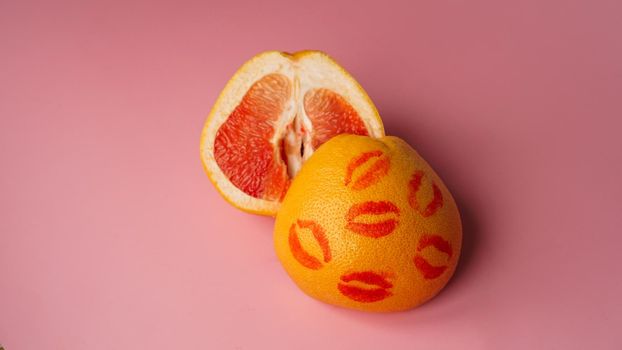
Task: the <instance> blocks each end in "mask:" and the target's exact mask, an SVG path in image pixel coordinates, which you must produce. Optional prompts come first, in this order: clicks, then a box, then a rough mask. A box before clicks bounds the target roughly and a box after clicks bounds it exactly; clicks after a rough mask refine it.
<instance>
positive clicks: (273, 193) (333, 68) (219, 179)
mask: <svg viewBox="0 0 622 350" xmlns="http://www.w3.org/2000/svg"><path fill="white" fill-rule="evenodd" d="M344 133H348V134H356V135H367V136H372V137H382V136H384V128H383V125H382V121H381V119H380V116H379V115H378V111H377V110H376V107H375V106H374V104H373V103H372V101H371V100H370V98H369V96H367V93H366V92H365V91H364V90H363V88H362V87H361V86H360V85H359V84H358V83H357V82H356V80H354V78H352V77H351V76H350V74H348V73H347V72H346V71H345V70H344V69H343V68H342V67H341V66H340V65H339V64H337V63H336V62H335V61H334V60H333V59H332V58H330V57H329V56H328V55H326V54H325V53H323V52H319V51H301V52H297V53H294V54H289V53H285V52H278V51H268V52H264V53H262V54H259V55H257V56H255V57H253V58H252V59H251V60H249V61H248V62H246V63H245V64H244V65H243V66H242V67H241V68H240V69H239V70H238V71H237V72H236V73H235V75H234V76H233V78H231V80H229V82H228V83H227V85H226V86H225V88H224V90H223V91H222V93H221V94H220V96H219V97H218V100H217V101H216V103H215V105H214V107H213V108H212V111H211V112H210V114H209V116H208V118H207V121H206V123H205V126H204V128H203V133H202V135H201V159H202V161H203V166H204V168H205V171H206V173H207V175H208V177H209V178H210V180H211V181H212V182H213V184H214V186H215V187H216V188H217V189H218V191H219V192H220V194H221V195H222V196H223V197H224V198H225V199H226V200H227V201H228V202H230V203H231V204H232V205H234V206H235V207H237V208H239V209H242V210H244V211H247V212H251V213H256V214H262V215H271V216H274V215H276V213H277V211H278V209H279V207H280V204H281V201H282V199H283V197H284V196H285V193H286V192H287V189H288V187H289V183H290V182H291V180H292V179H293V178H294V177H295V176H296V174H297V173H298V171H299V170H300V168H301V167H302V164H303V163H304V162H305V160H307V159H308V158H309V157H310V156H311V155H312V154H313V151H314V150H315V149H317V148H318V147H320V146H321V145H322V144H323V143H324V142H326V141H328V140H329V139H330V138H332V137H333V136H336V135H339V134H344Z"/></svg>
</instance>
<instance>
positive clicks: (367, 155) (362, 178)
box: [344, 150, 391, 191]
mask: <svg viewBox="0 0 622 350" xmlns="http://www.w3.org/2000/svg"><path fill="white" fill-rule="evenodd" d="M368 163H371V165H370V166H369V167H368V168H367V170H364V171H363V170H362V169H361V167H362V166H363V165H365V164H368ZM390 167H391V162H390V160H389V157H387V156H386V155H385V154H384V153H383V152H382V151H379V150H378V151H370V152H364V153H361V154H359V155H358V156H356V157H354V158H352V160H351V161H350V163H349V164H348V168H347V169H346V178H345V181H344V185H346V186H348V185H350V184H352V186H351V187H350V188H351V189H353V190H355V191H359V190H363V189H365V188H367V187H369V186H371V185H373V184H375V183H377V182H378V181H380V179H382V177H384V176H385V175H387V173H388V172H389V168H390ZM359 169H361V170H359ZM355 173H359V174H358V176H355V175H356V174H355ZM353 176H354V178H353Z"/></svg>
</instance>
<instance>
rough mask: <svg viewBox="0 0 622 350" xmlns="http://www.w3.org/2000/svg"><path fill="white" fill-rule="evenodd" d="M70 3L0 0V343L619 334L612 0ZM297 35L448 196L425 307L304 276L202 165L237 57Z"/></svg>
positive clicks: (496, 340) (579, 345)
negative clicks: (392, 308)
mask: <svg viewBox="0 0 622 350" xmlns="http://www.w3.org/2000/svg"><path fill="white" fill-rule="evenodd" d="M84 3H85V2H84V1H72V2H67V1H63V2H60V1H41V2H39V3H36V2H33V1H3V2H1V3H0V48H1V51H2V53H1V54H0V164H1V168H0V170H1V171H0V343H2V344H3V345H4V347H5V348H6V349H7V350H23V349H89V350H90V349H165V348H166V349H168V348H171V349H267V348H270V349H292V348H293V349H300V350H302V349H319V348H321V349H331V348H335V349H358V350H361V349H379V348H384V349H412V348H418V349H530V348H531V349H535V348H539V349H587V348H590V349H620V348H622V333H621V332H620V324H622V302H621V301H620V300H619V297H620V295H621V294H622V278H621V275H622V273H621V271H620V270H621V269H620V266H621V264H620V261H619V256H620V248H619V245H620V244H622V234H621V233H620V227H621V226H622V219H621V218H622V214H621V213H620V210H621V209H622V205H621V198H622V186H621V185H620V179H621V178H622V166H621V162H620V161H621V160H622V159H621V158H622V157H621V155H620V150H622V141H621V139H622V138H621V137H620V136H619V132H620V130H621V128H622V122H621V117H622V102H621V101H622V98H621V91H622V40H620V35H621V33H622V26H621V25H620V13H621V11H622V5H621V4H622V3H620V2H619V1H617V0H612V1H561V0H560V1H552V0H545V1H542V0H527V1H506V2H505V3H502V2H500V1H495V0H476V1H420V2H407V1H404V2H402V3H397V2H393V3H392V2H389V1H379V2H376V4H373V3H372V2H371V1H370V2H368V3H365V2H361V1H349V2H340V3H338V4H337V3H334V2H330V3H329V2H327V3H325V4H320V3H314V2H305V3H297V2H295V1H281V2H278V3H277V2H272V3H265V2H261V1H247V2H235V1H227V4H225V2H224V1H221V2H212V3H210V2H209V1H195V2H178V1H170V2H168V3H164V2H154V1H144V2H136V1H100V2H99V4H84ZM260 3H261V4H260ZM305 48H313V49H321V50H324V51H326V52H328V53H330V54H331V55H333V56H334V57H335V58H336V59H337V60H338V61H340V62H341V63H342V64H343V65H344V66H345V67H346V68H347V69H348V70H349V71H350V72H351V73H352V74H353V75H354V76H355V77H356V78H357V79H358V80H359V82H360V83H361V84H362V85H363V86H364V87H365V88H366V89H367V91H368V92H369V94H370V96H371V97H372V99H373V100H374V101H375V102H376V104H377V106H378V109H379V110H380V112H381V114H382V116H383V118H384V121H385V125H386V130H387V132H388V133H390V134H394V135H398V136H401V137H402V138H404V139H406V140H407V141H408V142H409V143H410V144H412V145H413V146H414V147H415V148H416V149H418V150H419V151H420V153H421V154H422V155H423V156H424V157H425V158H426V159H427V160H428V161H429V162H430V163H431V164H432V166H433V167H434V168H435V169H436V170H437V172H438V173H439V174H440V175H441V176H442V177H443V178H444V179H445V182H446V184H447V185H448V187H449V188H450V189H451V190H452V191H453V193H454V195H455V197H456V198H457V200H458V203H459V206H460V208H461V211H462V214H463V217H464V226H465V244H466V245H465V247H464V252H463V258H462V261H461V263H460V265H459V269H458V271H457V274H456V276H455V277H454V279H453V280H452V282H451V283H450V284H449V285H448V287H447V288H446V289H445V290H444V292H443V293H441V294H440V295H439V296H438V297H437V298H436V299H434V300H433V301H431V302H430V303H428V304H426V305H425V306H423V307H421V308H418V309H416V310H413V311H410V312H404V313H397V314H388V315H378V314H364V313H359V312H354V311H348V310H343V309H338V308H334V307H331V306H327V305H324V304H321V303H319V302H316V301H314V300H312V299H310V298H308V297H306V296H305V295H304V294H302V293H301V292H300V291H299V290H298V289H297V288H296V287H295V286H294V284H293V283H292V282H291V281H290V280H289V279H288V277H287V276H286V275H285V273H284V271H283V270H282V268H281V267H280V265H279V263H278V262H277V259H276V257H275V254H274V252H273V249H272V224H273V220H272V219H270V218H264V217H257V216H252V215H247V214H244V213H242V212H238V211H237V210H235V209H234V208H232V207H230V206H229V205H228V204H227V203H226V202H225V201H224V200H222V199H221V198H220V196H219V195H218V194H217V192H216V191H215V189H214V188H213V187H212V185H211V183H210V182H209V181H208V179H207V177H206V176H205V175H204V174H203V170H202V168H201V164H200V160H199V150H198V147H199V135H200V132H201V128H202V125H203V122H204V119H205V116H206V115H207V113H208V112H209V110H210V108H211V106H212V104H213V102H214V101H215V99H216V97H217V95H218V93H219V92H220V90H221V89H222V88H223V87H224V85H225V83H226V82H227V80H228V79H229V77H230V76H231V75H232V74H233V73H234V72H235V70H236V69H237V68H238V67H239V66H240V65H241V64H242V63H243V62H244V61H245V60H247V59H248V58H250V57H251V56H253V55H254V54H256V53H258V52H260V51H263V50H268V49H277V50H287V51H296V50H299V49H305Z"/></svg>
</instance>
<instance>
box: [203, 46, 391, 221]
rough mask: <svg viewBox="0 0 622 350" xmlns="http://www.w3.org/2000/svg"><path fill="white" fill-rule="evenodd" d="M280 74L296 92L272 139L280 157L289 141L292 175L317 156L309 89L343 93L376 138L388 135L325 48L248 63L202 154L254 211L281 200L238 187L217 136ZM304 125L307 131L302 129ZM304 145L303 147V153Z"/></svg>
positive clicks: (232, 194)
mask: <svg viewBox="0 0 622 350" xmlns="http://www.w3.org/2000/svg"><path fill="white" fill-rule="evenodd" d="M273 73H278V74H282V75H284V76H286V77H287V78H288V79H290V83H291V84H292V85H291V86H292V94H291V98H290V101H289V102H288V103H287V104H286V107H285V108H284V110H283V112H282V113H281V116H280V117H279V119H278V121H277V122H276V123H275V125H274V129H275V133H274V136H273V138H272V140H271V142H272V144H273V145H275V147H274V152H275V157H276V158H280V157H281V155H280V153H279V147H278V145H279V141H280V140H281V139H283V140H284V148H285V154H286V164H287V170H288V174H289V176H290V177H291V178H293V177H294V176H295V175H296V173H297V172H298V171H299V170H300V168H301V166H302V164H303V163H304V161H306V160H307V159H308V158H309V157H310V156H311V155H312V154H313V148H312V146H311V137H312V131H313V125H312V124H311V120H310V119H309V118H308V116H307V114H306V112H305V110H304V105H303V98H304V96H305V93H306V92H307V91H309V90H310V89H315V88H326V89H329V90H332V91H334V92H336V93H338V94H340V95H341V96H342V97H343V98H344V99H345V100H346V101H348V103H350V105H352V107H353V108H354V109H355V110H356V112H357V113H358V115H359V116H360V117H361V120H362V121H363V123H365V125H366V127H367V130H368V132H369V134H370V136H372V137H381V136H384V129H383V127H382V124H381V122H380V120H379V117H378V113H377V111H376V109H375V107H374V105H373V104H372V103H371V101H370V100H369V97H368V96H367V95H366V94H365V92H364V91H363V90H362V89H361V88H360V86H359V85H358V83H357V82H356V81H355V80H354V79H353V78H352V77H350V76H349V75H348V74H347V73H346V72H345V71H344V70H343V69H342V68H341V67H339V66H338V65H337V64H336V63H335V62H334V61H333V60H332V59H331V58H330V57H328V56H327V55H325V54H323V53H321V52H311V53H308V54H305V55H303V56H302V57H298V58H293V57H292V56H290V55H287V54H283V53H280V52H276V51H272V52H266V53H264V54H261V55H258V56H256V57H255V58H253V59H252V60H250V61H248V62H247V63H246V64H245V65H244V66H243V67H242V68H240V70H239V71H238V72H237V73H236V75H235V76H234V77H233V78H232V79H231V80H230V81H229V83H228V84H227V86H226V87H225V89H224V90H223V91H222V93H221V95H220V97H219V98H218V101H217V102H216V104H215V106H214V109H212V112H211V113H210V116H209V117H208V121H207V123H206V126H205V128H204V130H203V137H202V143H201V156H202V157H203V163H204V165H205V167H206V170H207V171H208V173H210V174H211V178H212V181H214V182H215V184H216V187H217V188H219V189H220V191H221V192H222V194H223V195H224V196H225V197H229V199H230V200H232V201H235V203H236V205H238V206H240V207H241V208H244V209H246V210H250V211H256V212H267V213H270V212H272V213H275V212H276V210H278V207H279V205H280V203H278V202H277V201H268V200H264V199H260V198H255V197H252V196H250V195H248V194H246V193H245V192H243V191H242V190H240V189H238V188H237V187H235V186H234V185H233V184H232V183H231V182H230V181H229V180H228V178H227V177H226V175H225V174H224V173H223V172H222V170H221V169H220V167H218V165H217V163H216V162H215V160H214V139H215V137H216V134H217V131H218V129H219V128H220V126H221V125H222V124H223V123H224V122H225V121H226V120H227V118H228V117H229V115H230V114H231V113H232V112H233V110H234V109H235V108H236V107H237V105H238V104H239V103H240V102H241V100H242V98H243V97H244V95H245V94H246V92H247V91H248V90H249V89H250V87H251V86H252V85H253V84H254V83H255V82H256V81H258V80H259V79H261V78H263V77H264V76H266V75H268V74H273ZM302 128H304V130H305V132H302V131H301V129H302ZM301 149H302V151H303V153H302V155H301V153H300V152H301Z"/></svg>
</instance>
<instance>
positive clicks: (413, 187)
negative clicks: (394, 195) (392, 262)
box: [408, 170, 443, 217]
mask: <svg viewBox="0 0 622 350" xmlns="http://www.w3.org/2000/svg"><path fill="white" fill-rule="evenodd" d="M424 176H425V173H424V172H423V171H420V170H419V171H416V172H415V173H414V174H413V176H412V178H411V179H410V182H409V184H408V185H409V192H408V203H409V204H410V206H411V207H413V209H415V210H416V211H418V212H419V214H421V216H423V217H428V216H431V215H432V214H434V213H436V212H437V211H438V210H439V209H440V208H441V207H442V206H443V194H442V193H441V190H440V188H438V186H437V185H436V184H435V183H434V182H432V192H433V198H432V200H431V201H430V202H429V203H428V204H427V205H426V206H425V208H422V206H421V204H420V203H419V201H418V200H417V193H418V192H419V190H420V189H421V182H422V181H423V178H424Z"/></svg>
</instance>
